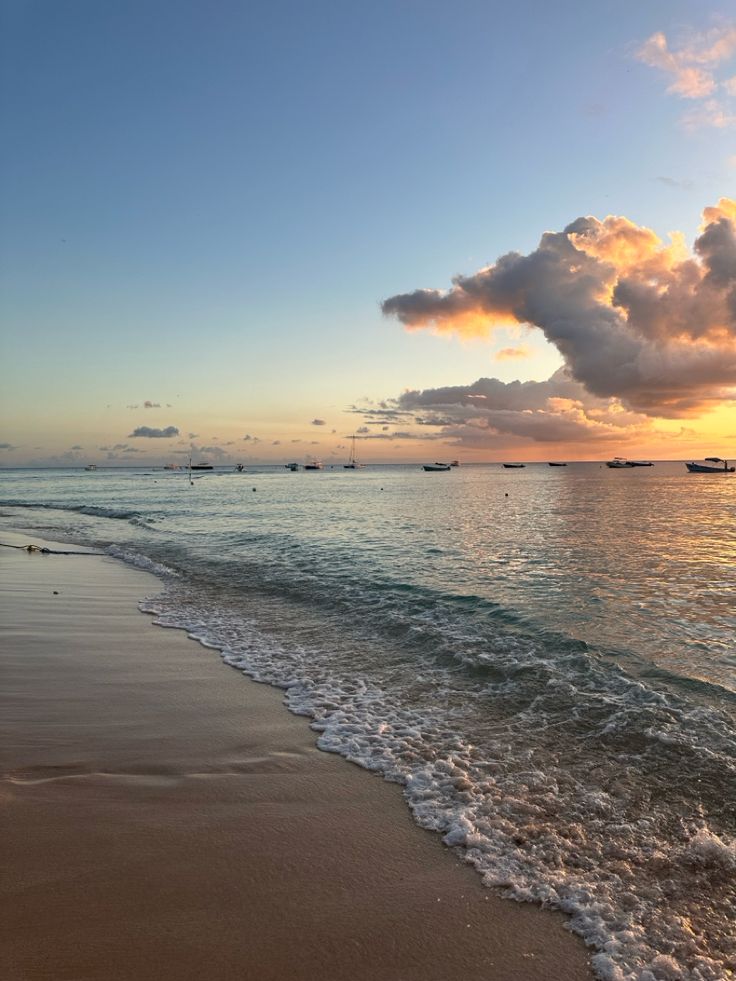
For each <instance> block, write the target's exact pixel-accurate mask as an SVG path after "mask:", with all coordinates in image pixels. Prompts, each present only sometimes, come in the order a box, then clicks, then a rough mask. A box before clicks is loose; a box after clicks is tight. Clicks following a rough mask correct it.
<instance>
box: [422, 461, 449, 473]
mask: <svg viewBox="0 0 736 981" xmlns="http://www.w3.org/2000/svg"><path fill="white" fill-rule="evenodd" d="M449 469H450V464H449V463H425V464H424V466H423V467H422V470H427V471H429V472H430V473H434V472H438V471H444V470H449Z"/></svg>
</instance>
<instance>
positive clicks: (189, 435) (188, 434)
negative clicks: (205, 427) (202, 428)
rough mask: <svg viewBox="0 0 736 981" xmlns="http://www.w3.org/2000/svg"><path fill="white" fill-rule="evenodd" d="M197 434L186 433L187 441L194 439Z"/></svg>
mask: <svg viewBox="0 0 736 981" xmlns="http://www.w3.org/2000/svg"><path fill="white" fill-rule="evenodd" d="M198 436H199V433H187V439H196V438H197V437H198Z"/></svg>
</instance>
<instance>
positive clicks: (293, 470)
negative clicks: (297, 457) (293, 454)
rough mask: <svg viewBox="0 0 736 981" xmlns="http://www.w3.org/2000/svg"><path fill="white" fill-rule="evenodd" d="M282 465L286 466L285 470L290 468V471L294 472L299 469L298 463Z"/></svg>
mask: <svg viewBox="0 0 736 981" xmlns="http://www.w3.org/2000/svg"><path fill="white" fill-rule="evenodd" d="M284 466H285V467H286V469H287V470H291V472H292V473H296V472H297V470H298V469H299V464H298V463H285V464H284Z"/></svg>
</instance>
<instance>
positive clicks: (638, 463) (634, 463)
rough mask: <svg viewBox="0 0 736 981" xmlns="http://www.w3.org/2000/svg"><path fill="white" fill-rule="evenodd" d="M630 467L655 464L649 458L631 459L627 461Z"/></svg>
mask: <svg viewBox="0 0 736 981" xmlns="http://www.w3.org/2000/svg"><path fill="white" fill-rule="evenodd" d="M627 466H629V467H653V466H654V464H653V463H650V462H649V460H629V461H628V463H627Z"/></svg>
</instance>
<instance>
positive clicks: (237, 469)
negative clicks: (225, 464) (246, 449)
mask: <svg viewBox="0 0 736 981" xmlns="http://www.w3.org/2000/svg"><path fill="white" fill-rule="evenodd" d="M244 470H245V464H243V463H236V464H235V472H236V473H242V472H243V471H244Z"/></svg>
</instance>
